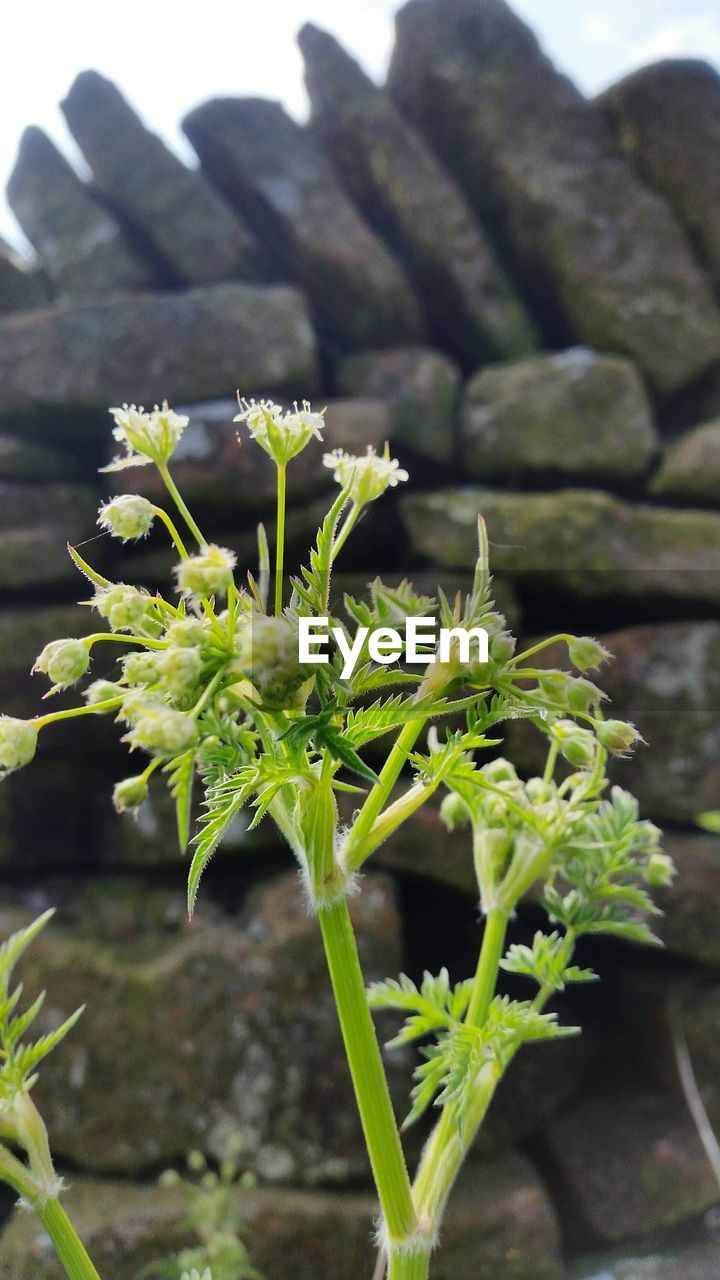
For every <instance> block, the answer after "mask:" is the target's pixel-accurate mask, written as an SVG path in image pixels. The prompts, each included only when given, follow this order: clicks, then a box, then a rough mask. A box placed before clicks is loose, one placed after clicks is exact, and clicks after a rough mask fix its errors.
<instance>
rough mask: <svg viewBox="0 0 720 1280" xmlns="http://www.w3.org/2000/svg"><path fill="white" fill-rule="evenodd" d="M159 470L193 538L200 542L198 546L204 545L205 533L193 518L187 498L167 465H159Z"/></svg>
mask: <svg viewBox="0 0 720 1280" xmlns="http://www.w3.org/2000/svg"><path fill="white" fill-rule="evenodd" d="M158 471H159V472H160V475H161V476H162V479H163V484H164V485H165V488H166V489H167V491H168V493H169V494H170V497H171V498H172V500H173V502H174V503H175V506H176V507H177V509H178V511H179V512H180V515H181V516H182V518H183V520H184V521H185V523H186V525H187V527H188V529H189V530H190V532H191V534H192V536H193V538H194V539H195V541H196V542H197V544H198V546H199V547H204V546H205V545H206V543H205V539H204V537H203V535H202V533H201V531H200V527H199V525H198V524H197V522H196V520H195V519H194V518H193V515H192V513H191V511H190V508H189V507H188V505H187V503H186V501H185V499H184V498H183V496H182V494H181V492H180V490H179V489H178V487H177V485H176V483H175V481H174V480H173V478H172V476H171V475H170V472H169V471H168V469H167V466H162V467H161V466H159V467H158Z"/></svg>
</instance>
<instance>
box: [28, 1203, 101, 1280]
mask: <svg viewBox="0 0 720 1280" xmlns="http://www.w3.org/2000/svg"><path fill="white" fill-rule="evenodd" d="M37 1212H38V1215H39V1217H40V1220H41V1222H42V1224H43V1226H44V1227H45V1230H46V1231H47V1233H48V1235H49V1236H50V1239H51V1240H52V1242H53V1247H54V1249H55V1252H56V1254H57V1256H58V1258H59V1259H60V1261H61V1262H62V1264H63V1267H64V1268H65V1272H66V1274H67V1276H68V1280H100V1275H99V1273H98V1272H97V1271H96V1270H95V1267H94V1266H93V1264H92V1262H91V1261H90V1258H89V1256H88V1254H87V1251H86V1249H85V1246H84V1244H83V1242H82V1240H81V1239H80V1237H79V1236H78V1234H77V1232H76V1230H75V1228H74V1227H73V1225H72V1223H71V1221H70V1219H69V1218H68V1216H67V1214H66V1212H65V1210H64V1209H63V1207H62V1205H61V1204H60V1201H59V1200H48V1201H47V1203H46V1204H45V1206H44V1207H43V1208H38V1210H37Z"/></svg>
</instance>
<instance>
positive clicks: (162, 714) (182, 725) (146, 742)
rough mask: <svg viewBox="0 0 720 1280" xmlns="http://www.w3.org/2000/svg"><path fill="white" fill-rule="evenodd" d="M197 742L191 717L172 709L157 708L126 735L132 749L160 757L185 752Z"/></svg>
mask: <svg viewBox="0 0 720 1280" xmlns="http://www.w3.org/2000/svg"><path fill="white" fill-rule="evenodd" d="M196 740H197V725H196V723H195V721H194V720H193V719H192V717H191V716H187V715H185V714H184V712H182V711H175V710H173V708H172V707H158V708H154V709H152V710H150V711H149V712H148V713H147V714H146V715H144V716H141V717H140V719H139V720H138V721H137V722H136V724H135V726H134V728H133V729H132V730H131V732H130V733H129V735H128V741H129V742H130V744H131V746H133V747H144V748H145V749H146V750H147V751H157V752H160V753H161V754H162V755H168V756H175V755H179V754H180V753H181V752H182V751H187V750H188V748H189V747H192V746H193V745H194V743H195V742H196Z"/></svg>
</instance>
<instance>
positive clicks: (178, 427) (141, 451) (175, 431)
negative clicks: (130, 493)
mask: <svg viewBox="0 0 720 1280" xmlns="http://www.w3.org/2000/svg"><path fill="white" fill-rule="evenodd" d="M110 413H111V414H112V416H113V418H114V419H115V427H114V429H113V436H114V437H115V439H116V440H117V442H118V444H121V445H123V446H124V448H125V455H124V456H123V455H120V456H119V457H117V458H114V459H113V461H112V462H111V463H110V465H109V466H107V467H103V468H102V470H103V471H123V470H124V469H125V467H144V466H146V465H147V463H148V462H154V463H155V464H156V466H158V467H164V466H166V464H167V463H168V462H169V461H170V458H171V457H172V455H173V453H174V452H175V449H176V447H177V443H178V440H179V439H180V437H181V435H182V433H183V431H184V430H185V428H186V426H187V424H188V422H189V418H187V417H186V415H185V414H184V413H174V412H173V410H172V409H171V408H169V406H168V402H167V400H163V403H162V406H160V407H159V406H158V405H155V408H154V409H153V410H152V412H151V413H146V412H145V410H144V409H143V407H142V405H140V406H139V407H138V406H136V405H134V404H124V405H123V406H122V408H121V409H111V410H110Z"/></svg>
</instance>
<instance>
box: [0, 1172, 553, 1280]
mask: <svg viewBox="0 0 720 1280" xmlns="http://www.w3.org/2000/svg"><path fill="white" fill-rule="evenodd" d="M65 1202H66V1205H67V1209H68V1212H69V1213H70V1214H71V1216H72V1219H73V1221H74V1222H75V1223H76V1224H77V1226H78V1229H79V1231H80V1234H81V1236H82V1237H83V1239H84V1241H85V1243H86V1245H87V1247H88V1249H89V1251H90V1253H91V1255H92V1257H93V1261H94V1262H95V1264H96V1265H97V1266H98V1268H99V1270H100V1272H101V1273H102V1274H107V1275H108V1276H110V1275H111V1276H112V1280H136V1277H137V1274H138V1270H139V1269H140V1268H142V1267H143V1266H147V1265H148V1264H149V1263H150V1262H156V1261H157V1260H158V1259H159V1258H160V1257H162V1256H163V1255H165V1254H167V1253H169V1252H170V1251H173V1250H176V1249H177V1248H178V1247H182V1246H183V1245H184V1244H186V1243H189V1242H190V1238H189V1236H188V1232H187V1228H186V1226H185V1224H184V1219H185V1217H186V1214H187V1205H186V1202H185V1200H184V1199H183V1198H182V1197H181V1195H180V1194H179V1193H178V1191H177V1190H175V1189H171V1188H159V1187H139V1188H136V1187H131V1186H128V1185H127V1184H125V1183H123V1182H112V1181H110V1182H103V1183H101V1182H92V1181H90V1180H89V1179H73V1180H72V1185H71V1187H70V1190H69V1191H68V1193H67V1197H66V1201H65ZM239 1203H240V1209H241V1213H242V1217H243V1221H244V1222H245V1224H246V1227H247V1231H246V1241H247V1244H248V1247H249V1250H250V1253H251V1256H252V1260H253V1262H254V1264H255V1265H256V1266H257V1267H258V1269H259V1270H261V1271H262V1273H263V1275H266V1276H268V1278H269V1280H318V1278H319V1277H322V1280H348V1277H356V1276H358V1277H359V1276H365V1275H369V1274H370V1270H371V1269H372V1259H373V1245H372V1234H373V1231H372V1228H373V1219H374V1218H375V1216H376V1212H377V1208H376V1205H375V1202H374V1200H373V1199H372V1197H371V1196H369V1195H365V1194H359V1193H353V1194H349V1195H342V1196H340V1195H337V1194H333V1193H331V1192H326V1191H314V1192H308V1191H305V1192H303V1191H286V1190H280V1189H277V1188H273V1189H272V1190H269V1189H265V1188H259V1189H257V1190H255V1191H243V1192H239ZM0 1265H2V1267H3V1274H4V1275H7V1276H8V1280H63V1277H64V1272H63V1271H62V1268H61V1267H60V1266H59V1264H58V1263H57V1261H56V1260H55V1258H54V1257H53V1255H52V1252H51V1250H50V1248H49V1244H48V1241H47V1237H46V1236H44V1235H43V1232H42V1229H41V1228H40V1227H39V1225H38V1224H37V1223H36V1220H35V1219H33V1218H32V1217H31V1216H30V1215H29V1214H23V1213H19V1212H18V1213H17V1214H16V1215H15V1216H14V1218H13V1220H12V1222H11V1223H10V1225H9V1227H8V1228H7V1230H6V1232H5V1234H4V1236H3V1238H2V1241H0ZM560 1274H561V1267H560V1261H559V1242H558V1235H557V1227H556V1225H555V1221H554V1217H553V1212H552V1208H551V1206H550V1202H549V1200H548V1198H547V1196H546V1194H545V1192H544V1191H543V1189H542V1187H541V1185H540V1183H539V1181H538V1179H537V1177H536V1175H535V1174H534V1173H533V1171H532V1168H531V1166H530V1165H529V1164H528V1162H527V1161H525V1160H523V1159H521V1158H520V1157H517V1156H511V1157H508V1158H506V1159H505V1160H503V1161H501V1162H498V1163H494V1164H491V1165H488V1166H487V1167H482V1168H479V1167H475V1168H472V1169H468V1170H467V1171H466V1172H465V1173H464V1175H463V1176H462V1178H461V1180H460V1183H459V1185H458V1187H457V1190H456V1192H455V1195H454V1198H453V1200H452V1202H451V1205H450V1208H449V1211H448V1215H447V1220H446V1226H445V1229H444V1230H443V1238H442V1242H441V1245H440V1248H439V1250H438V1252H437V1254H436V1256H435V1276H436V1277H437V1280H557V1277H559V1276H560Z"/></svg>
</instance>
